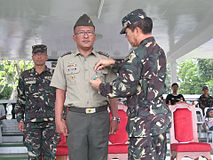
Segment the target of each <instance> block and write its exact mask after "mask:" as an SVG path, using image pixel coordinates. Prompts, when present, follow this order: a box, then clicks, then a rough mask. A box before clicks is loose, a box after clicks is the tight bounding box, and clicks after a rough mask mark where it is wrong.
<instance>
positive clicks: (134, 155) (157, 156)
mask: <svg viewBox="0 0 213 160" xmlns="http://www.w3.org/2000/svg"><path fill="white" fill-rule="evenodd" d="M166 143H167V140H166V133H163V134H159V135H156V136H148V137H130V143H129V151H128V152H129V153H128V160H165V159H166V151H167V147H166Z"/></svg>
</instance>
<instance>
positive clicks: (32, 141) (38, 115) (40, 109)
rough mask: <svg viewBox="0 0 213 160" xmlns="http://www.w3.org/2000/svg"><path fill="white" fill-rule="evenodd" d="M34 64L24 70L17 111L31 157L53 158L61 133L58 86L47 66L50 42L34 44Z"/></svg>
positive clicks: (19, 83)
mask: <svg viewBox="0 0 213 160" xmlns="http://www.w3.org/2000/svg"><path fill="white" fill-rule="evenodd" d="M32 59H33V62H34V67H33V68H32V69H29V70H26V71H24V72H22V73H21V76H20V78H19V82H18V87H17V90H18V99H17V104H16V107H15V112H16V116H17V121H18V128H19V130H20V131H22V132H23V133H24V144H25V145H26V147H27V150H28V159H30V160H41V159H43V160H53V159H55V153H56V142H57V137H58V135H57V134H56V132H55V121H54V120H55V118H54V104H55V88H54V87H51V86H50V85H49V84H50V80H51V78H52V72H51V70H50V69H49V68H47V67H46V65H45V62H46V60H47V59H48V55H47V46H46V45H43V44H41V45H34V46H33V47H32Z"/></svg>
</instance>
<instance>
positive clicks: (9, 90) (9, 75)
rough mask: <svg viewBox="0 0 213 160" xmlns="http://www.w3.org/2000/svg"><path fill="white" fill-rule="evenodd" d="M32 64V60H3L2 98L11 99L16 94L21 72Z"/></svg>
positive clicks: (0, 82)
mask: <svg viewBox="0 0 213 160" xmlns="http://www.w3.org/2000/svg"><path fill="white" fill-rule="evenodd" d="M32 66H33V63H32V61H24V60H1V64H0V99H9V98H11V95H14V94H15V91H16V87H17V83H18V78H19V76H20V73H21V72H22V71H23V70H25V69H28V68H30V67H32Z"/></svg>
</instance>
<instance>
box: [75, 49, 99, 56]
mask: <svg viewBox="0 0 213 160" xmlns="http://www.w3.org/2000/svg"><path fill="white" fill-rule="evenodd" d="M73 54H74V56H78V55H81V53H80V52H79V50H78V49H76V50H75V51H74V53H73ZM91 54H93V55H95V56H96V57H97V56H98V54H97V52H96V51H95V50H94V49H93V50H92V52H91Z"/></svg>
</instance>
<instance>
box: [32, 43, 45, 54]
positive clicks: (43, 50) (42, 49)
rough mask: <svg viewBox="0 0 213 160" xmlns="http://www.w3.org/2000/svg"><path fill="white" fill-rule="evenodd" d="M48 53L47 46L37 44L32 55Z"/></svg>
mask: <svg viewBox="0 0 213 160" xmlns="http://www.w3.org/2000/svg"><path fill="white" fill-rule="evenodd" d="M37 52H41V53H47V46H46V45H44V44H36V45H33V46H32V53H37Z"/></svg>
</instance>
